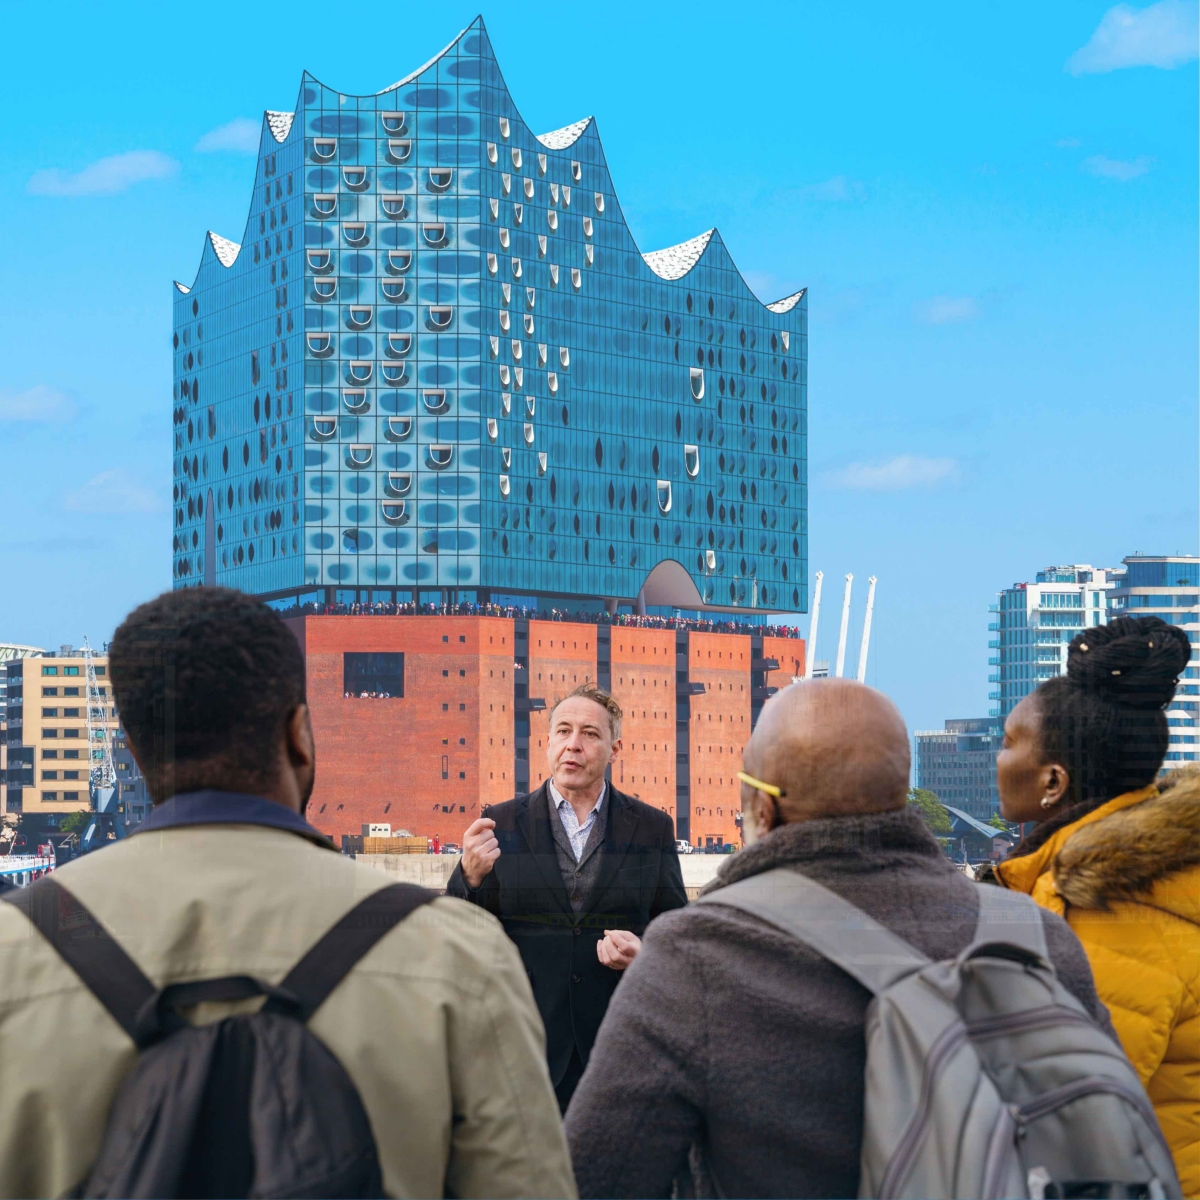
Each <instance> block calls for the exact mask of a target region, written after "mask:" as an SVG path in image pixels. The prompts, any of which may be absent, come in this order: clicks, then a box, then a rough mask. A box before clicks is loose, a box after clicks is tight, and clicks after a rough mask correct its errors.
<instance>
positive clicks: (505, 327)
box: [500, 308, 512, 333]
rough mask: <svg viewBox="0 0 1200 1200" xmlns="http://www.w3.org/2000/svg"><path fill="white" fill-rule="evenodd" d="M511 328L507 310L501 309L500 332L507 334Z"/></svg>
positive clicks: (510, 318) (510, 319)
mask: <svg viewBox="0 0 1200 1200" xmlns="http://www.w3.org/2000/svg"><path fill="white" fill-rule="evenodd" d="M511 328H512V317H511V316H509V314H508V310H507V309H504V308H502V309H501V310H500V332H501V333H507V332H508V331H509V329H511Z"/></svg>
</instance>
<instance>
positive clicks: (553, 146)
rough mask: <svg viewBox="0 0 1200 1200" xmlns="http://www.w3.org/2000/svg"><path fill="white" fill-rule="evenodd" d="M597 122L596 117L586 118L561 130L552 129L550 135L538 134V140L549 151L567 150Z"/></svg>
mask: <svg viewBox="0 0 1200 1200" xmlns="http://www.w3.org/2000/svg"><path fill="white" fill-rule="evenodd" d="M594 120H595V118H594V117H584V118H583V120H582V121H572V122H571V124H570V125H564V126H563V127H562V128H561V129H551V130H550V132H549V133H537V134H534V137H536V138H537V140H538V141H539V142H541V143H542V145H543V146H545V147H546V149H547V150H566V149H567V148H568V147H570V146H573V145H574V144H575V143H576V142H577V141H579V139H580V138H581V137H582V136H583V131H584V130H585V129H587V127H588V126H589V125H590V124H591V123H592V122H593V121H594Z"/></svg>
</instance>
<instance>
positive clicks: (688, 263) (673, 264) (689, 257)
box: [642, 228, 717, 279]
mask: <svg viewBox="0 0 1200 1200" xmlns="http://www.w3.org/2000/svg"><path fill="white" fill-rule="evenodd" d="M716 232H717V231H716V229H715V228H714V229H709V230H707V231H706V232H704V233H702V234H700V236H699V237H694V238H689V239H688V240H687V241H686V242H680V243H679V245H678V246H668V247H667V248H666V249H665V250H651V251H650V252H649V253H648V254H643V255H642V257H643V258H644V259H645V260H646V266H648V267H649V268H650V270H652V271H653V272H654V273H655V275H657V276H658V277H659V279H682V278H683V277H684V276H685V275H686V274H687V273H688V272H689V271H690V270H691V269H692V268H693V267H694V266H695V265H696V264H697V263H698V262H699V261H700V256H701V255H702V254H703V253H704V251H705V250H707V249H708V243H709V242H710V241H712V236H713V234H714V233H716Z"/></svg>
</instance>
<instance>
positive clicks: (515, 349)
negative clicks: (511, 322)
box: [509, 338, 523, 362]
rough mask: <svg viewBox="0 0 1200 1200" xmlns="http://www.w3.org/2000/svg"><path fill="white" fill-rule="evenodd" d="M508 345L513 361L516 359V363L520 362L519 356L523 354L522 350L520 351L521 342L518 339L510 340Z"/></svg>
mask: <svg viewBox="0 0 1200 1200" xmlns="http://www.w3.org/2000/svg"><path fill="white" fill-rule="evenodd" d="M509 344H510V345H511V346H512V356H513V358H515V359H516V360H517V361H518V362H520V361H521V355H522V353H523V350H522V349H521V341H520V339H519V338H512V339H511V341H510V343H509Z"/></svg>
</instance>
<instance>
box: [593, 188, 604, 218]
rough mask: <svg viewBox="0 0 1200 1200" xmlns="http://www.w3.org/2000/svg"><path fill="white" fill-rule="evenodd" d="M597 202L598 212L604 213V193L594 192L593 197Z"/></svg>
mask: <svg viewBox="0 0 1200 1200" xmlns="http://www.w3.org/2000/svg"><path fill="white" fill-rule="evenodd" d="M592 198H593V199H594V200H595V202H596V211H597V212H598V213H602V212H603V211H604V193H603V192H594V193H593V197H592Z"/></svg>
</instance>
